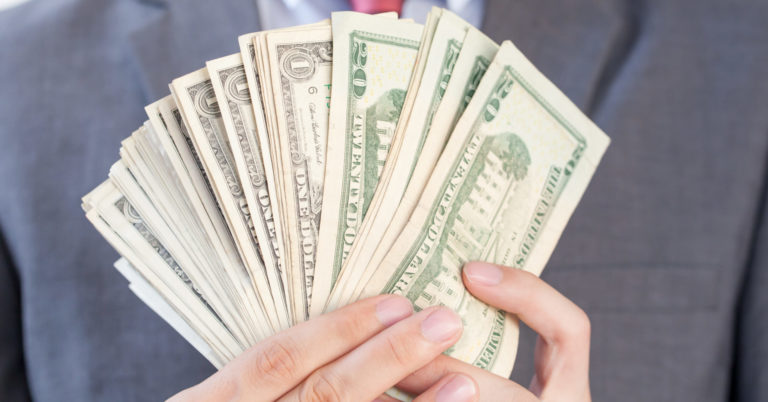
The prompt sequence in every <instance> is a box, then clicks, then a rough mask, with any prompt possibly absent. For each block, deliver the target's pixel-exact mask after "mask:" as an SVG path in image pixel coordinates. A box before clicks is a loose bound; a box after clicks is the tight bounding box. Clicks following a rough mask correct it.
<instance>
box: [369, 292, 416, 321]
mask: <svg viewBox="0 0 768 402" xmlns="http://www.w3.org/2000/svg"><path fill="white" fill-rule="evenodd" d="M412 313H413V307H412V306H411V302H410V301H409V300H408V299H406V298H404V297H387V298H386V299H384V300H382V301H380V302H379V304H377V305H376V317H378V318H379V321H380V322H381V323H382V324H384V325H385V326H387V327H388V326H390V325H392V324H394V323H396V322H398V321H400V320H402V319H403V318H406V317H408V316H410V315H411V314H412Z"/></svg>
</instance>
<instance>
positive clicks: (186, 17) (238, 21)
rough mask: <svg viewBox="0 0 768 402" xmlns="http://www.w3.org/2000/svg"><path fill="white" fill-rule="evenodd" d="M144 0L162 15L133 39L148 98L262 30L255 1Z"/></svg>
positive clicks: (134, 50)
mask: <svg viewBox="0 0 768 402" xmlns="http://www.w3.org/2000/svg"><path fill="white" fill-rule="evenodd" d="M144 2H145V3H150V4H152V5H154V6H156V7H158V9H159V10H158V14H157V16H156V17H155V18H153V19H151V20H149V21H147V23H146V24H144V26H142V27H141V28H140V29H138V30H136V31H135V32H134V33H133V34H132V35H131V38H130V42H131V47H132V49H131V50H132V51H133V55H134V58H135V60H136V62H137V64H138V69H139V75H140V77H139V78H140V82H141V85H142V86H143V88H144V91H145V93H146V94H147V101H152V100H155V99H158V98H160V97H163V96H165V95H167V94H168V84H169V83H170V82H171V80H173V79H174V78H176V77H179V76H181V75H184V74H186V73H189V72H192V71H194V70H196V69H199V68H201V67H203V65H204V63H205V61H207V60H212V59H215V58H218V57H222V56H226V55H228V54H232V53H235V52H237V51H238V47H237V37H238V36H239V35H241V34H244V33H248V32H253V31H257V30H258V29H259V24H258V21H259V18H258V11H257V9H256V3H255V1H253V0H217V1H207V0H183V1H182V0H178V1H173V0H152V1H144Z"/></svg>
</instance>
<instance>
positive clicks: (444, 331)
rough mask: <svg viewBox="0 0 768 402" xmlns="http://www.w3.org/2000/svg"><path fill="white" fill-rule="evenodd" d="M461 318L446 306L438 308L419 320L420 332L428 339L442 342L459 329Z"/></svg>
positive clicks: (451, 336)
mask: <svg viewBox="0 0 768 402" xmlns="http://www.w3.org/2000/svg"><path fill="white" fill-rule="evenodd" d="M461 328H462V324H461V318H459V316H458V315H456V313H454V312H453V311H451V310H448V309H447V308H439V309H437V310H435V311H433V312H432V313H431V314H430V315H429V316H427V318H426V319H424V321H422V322H421V334H422V335H424V338H427V340H428V341H431V342H434V343H442V342H445V341H447V340H449V339H451V338H453V336H454V335H456V334H457V333H459V331H461Z"/></svg>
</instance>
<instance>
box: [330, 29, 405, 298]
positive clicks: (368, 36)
mask: <svg viewBox="0 0 768 402" xmlns="http://www.w3.org/2000/svg"><path fill="white" fill-rule="evenodd" d="M362 40H365V41H369V42H376V43H384V44H388V45H393V46H404V47H406V48H410V49H414V50H417V51H418V49H419V44H420V42H419V41H418V40H410V39H404V38H399V37H395V36H389V35H381V34H376V33H371V32H366V31H359V30H355V31H352V33H351V34H350V35H349V41H350V47H349V48H350V49H358V51H354V50H352V51H350V54H349V57H350V62H349V67H350V70H351V71H350V73H349V74H348V75H347V76H348V77H349V83H348V85H349V86H348V88H349V90H348V91H347V114H349V113H350V111H352V110H354V109H355V106H354V105H355V102H354V100H355V97H356V96H357V97H361V96H362V95H363V93H364V92H363V93H360V94H358V93H357V92H356V90H357V88H359V86H357V81H359V80H360V79H361V77H359V76H358V74H355V71H354V70H355V69H357V70H360V71H362V67H360V66H358V63H357V62H356V60H355V58H360V57H363V58H365V57H366V55H364V54H363V55H361V54H360V52H361V51H363V50H362V45H360V47H356V46H354V44H355V41H362ZM363 74H364V72H363ZM362 79H365V77H364V76H363V77H362ZM363 91H364V88H363ZM353 124H355V122H354V121H353V120H352V119H350V120H348V121H347V127H346V130H345V131H346V132H347V133H351V132H352V131H353V128H352V125H353ZM363 135H365V134H364V133H363ZM352 148H353V142H352V141H346V147H345V149H344V170H343V171H344V172H350V171H351V170H352V167H351V166H350V164H351V163H352V157H351V154H352ZM363 168H364V167H363ZM353 180H355V177H354V175H349V176H348V177H346V178H345V179H344V180H343V181H342V186H341V200H349V192H350V191H351V190H350V183H351V182H352V181H353ZM363 193H365V190H364V189H363ZM365 207H367V205H366V206H365ZM363 215H364V214H363ZM339 217H340V219H339V222H338V232H337V233H339V235H340V236H339V239H343V238H344V236H343V234H344V233H345V232H346V230H345V229H346V220H345V219H344V214H341V213H340V214H339ZM339 247H342V248H343V247H344V244H343V240H342V244H339V243H338V242H337V244H336V248H337V250H336V251H335V252H334V257H333V267H335V268H334V270H333V273H332V276H331V277H332V280H331V283H335V282H336V279H337V278H338V276H339V272H340V269H341V266H342V261H341V259H342V258H343V257H344V252H343V251H342V252H340V250H338V248H339Z"/></svg>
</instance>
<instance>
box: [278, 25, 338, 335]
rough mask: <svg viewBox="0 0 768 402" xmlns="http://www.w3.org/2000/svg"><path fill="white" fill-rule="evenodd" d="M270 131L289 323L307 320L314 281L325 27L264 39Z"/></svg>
mask: <svg viewBox="0 0 768 402" xmlns="http://www.w3.org/2000/svg"><path fill="white" fill-rule="evenodd" d="M266 45H267V54H268V55H269V67H270V69H269V71H270V75H269V79H270V81H271V84H272V85H271V88H272V91H273V96H272V99H273V100H274V111H275V117H276V121H275V127H276V129H277V133H280V137H281V138H280V140H279V143H278V145H279V150H278V153H277V157H278V160H279V161H280V162H281V169H280V172H281V176H280V177H278V178H277V180H278V181H279V182H280V186H279V191H281V194H280V198H281V199H282V206H284V207H285V209H284V213H283V217H284V220H285V225H284V226H283V231H284V233H285V234H286V235H287V239H288V241H287V244H288V248H289V250H287V251H286V255H287V256H288V261H290V267H291V272H290V275H289V277H290V279H291V281H292V286H291V288H292V290H293V292H294V293H293V294H292V304H293V317H294V319H295V320H297V321H303V320H305V319H306V318H307V316H308V312H309V303H310V301H311V295H312V285H313V279H314V277H315V272H314V271H315V253H316V252H317V241H318V227H319V224H320V219H321V205H322V197H323V173H324V170H325V163H326V157H325V149H326V140H327V136H328V110H329V103H328V102H329V96H330V86H331V65H332V62H333V50H332V49H333V43H332V41H331V30H330V27H327V26H325V27H318V28H312V29H304V30H300V31H287V32H274V33H269V34H267V36H266Z"/></svg>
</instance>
